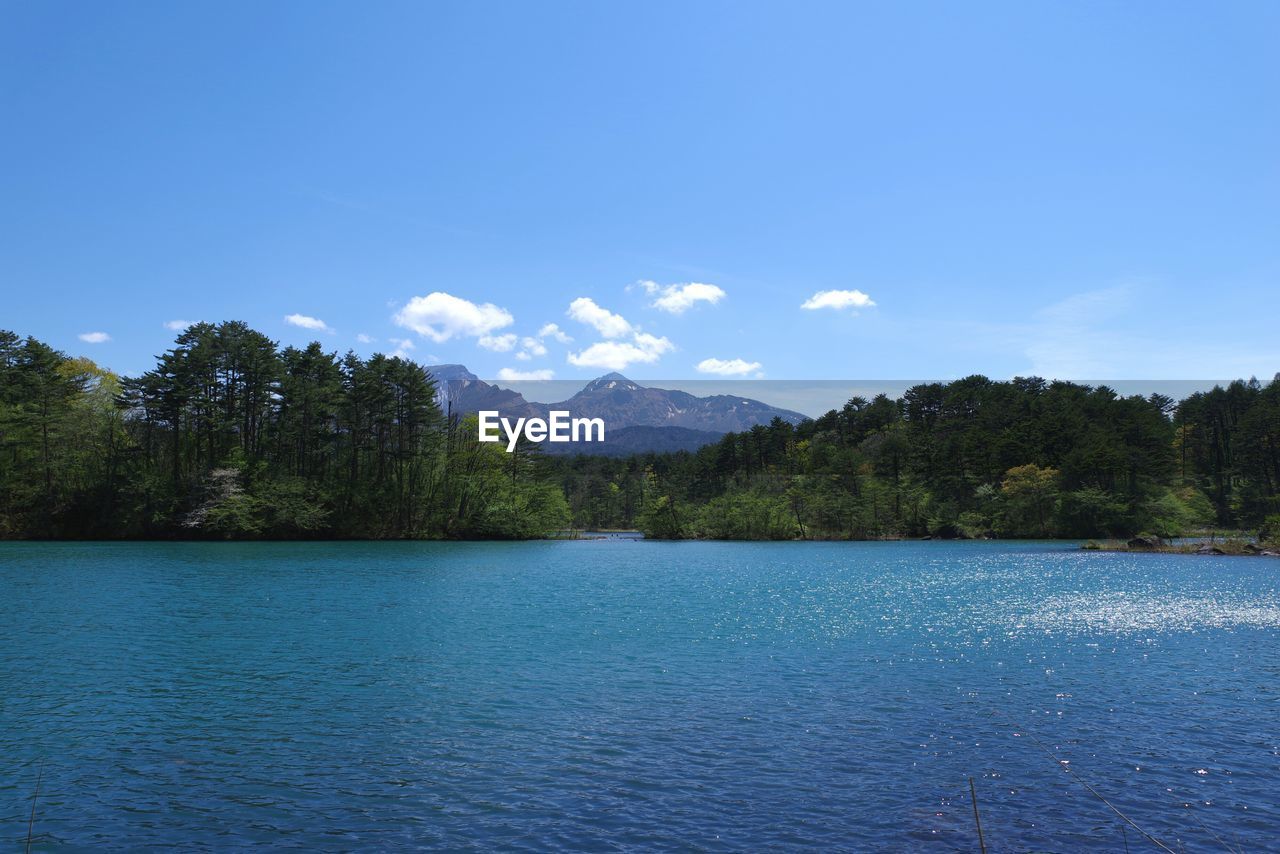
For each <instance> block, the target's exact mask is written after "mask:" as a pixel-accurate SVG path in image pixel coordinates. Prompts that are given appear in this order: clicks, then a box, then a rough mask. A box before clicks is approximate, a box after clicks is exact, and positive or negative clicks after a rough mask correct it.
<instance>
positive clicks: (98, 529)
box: [0, 322, 1280, 539]
mask: <svg viewBox="0 0 1280 854" xmlns="http://www.w3.org/2000/svg"><path fill="white" fill-rule="evenodd" d="M1171 415H1172V417H1171ZM1278 517H1280V382H1275V381H1273V382H1271V383H1270V384H1268V385H1266V386H1263V385H1262V384H1260V383H1258V382H1257V381H1250V382H1247V383H1246V382H1234V383H1231V384H1230V385H1229V386H1227V387H1226V388H1215V389H1213V390H1212V391H1210V392H1204V393H1199V394H1195V395H1191V396H1190V397H1188V398H1187V399H1186V400H1183V401H1181V402H1180V403H1178V404H1177V405H1176V406H1175V405H1174V404H1173V402H1172V401H1170V400H1168V399H1167V398H1162V397H1159V396H1152V397H1149V398H1143V397H1139V396H1130V397H1122V396H1119V395H1117V394H1116V393H1115V392H1114V391H1113V390H1112V389H1110V388H1107V387H1106V386H1098V387H1089V386H1083V385H1077V384H1074V383H1065V382H1046V381H1044V380H1042V379H1039V378H1035V377H1032V378H1018V379H1014V380H1012V381H1010V382H995V381H992V380H989V379H987V378H985V377H980V376H974V377H966V378H964V379H961V380H956V381H955V382H950V383H928V384H922V385H917V386H914V387H912V388H910V389H908V390H907V391H906V392H905V393H904V394H903V396H902V398H901V399H899V400H892V399H890V398H888V397H887V396H884V395H880V396H877V397H876V398H875V399H873V400H870V401H868V400H866V399H864V398H858V397H855V398H853V399H852V400H850V401H849V402H848V403H847V404H845V405H844V406H843V407H841V408H840V409H838V410H832V411H830V412H828V413H826V414H825V415H822V416H821V417H819V418H817V419H814V420H812V421H806V422H804V423H802V424H799V425H794V426H793V425H791V424H788V423H786V422H784V421H781V420H780V419H775V420H774V421H773V422H771V423H770V424H767V425H757V426H755V427H752V428H751V429H750V430H746V431H743V432H740V433H733V434H729V435H727V436H725V437H723V438H722V439H721V440H720V441H719V442H717V443H715V444H712V445H709V446H707V447H704V448H702V449H700V450H699V451H697V452H696V453H686V452H680V453H668V454H641V455H637V456H634V457H631V458H626V459H611V458H604V457H588V456H578V457H565V458H555V459H549V458H546V457H544V456H543V455H542V454H541V453H540V452H539V451H538V449H537V447H536V446H531V445H527V444H523V443H522V444H521V445H520V446H518V447H517V448H516V451H515V453H512V454H508V453H506V452H505V450H504V449H503V448H501V447H499V446H498V445H495V444H490V443H479V442H477V441H476V435H475V423H474V421H473V420H460V419H458V418H456V417H455V418H451V419H446V418H445V417H444V416H443V415H442V413H441V412H440V410H439V407H438V406H437V404H436V389H435V384H434V382H433V381H432V379H431V377H430V376H429V375H428V374H427V373H426V371H425V370H424V369H423V368H421V367H420V366H418V365H416V364H414V363H412V362H409V361H406V360H403V359H398V358H389V357H386V356H382V355H375V356H373V357H371V358H369V359H362V358H360V357H358V356H357V355H356V354H354V353H347V354H346V355H343V356H339V355H338V354H337V353H331V352H326V351H325V350H324V349H323V348H322V347H321V346H320V345H319V344H316V343H313V344H310V345H309V346H307V347H305V348H302V349H299V348H294V347H288V348H285V349H284V350H280V349H279V348H278V347H277V346H276V344H275V342H273V341H271V340H270V339H269V338H267V337H266V336H264V335H262V334H261V333H258V332H255V331H254V330H252V329H249V328H248V327H247V326H245V324H243V323H237V322H228V323H221V324H216V325H215V324H209V323H201V324H196V325H194V326H192V327H190V328H188V329H187V330H185V331H184V332H183V333H182V334H180V335H179V336H178V338H177V340H176V341H175V343H174V346H173V348H172V349H170V350H168V351H167V352H165V353H163V354H161V355H160V356H159V357H158V359H157V363H156V366H155V368H154V369H152V370H150V371H147V372H146V373H144V374H142V375H141V376H139V377H133V378H128V379H123V380H122V379H120V378H117V377H116V376H114V375H113V374H111V373H110V372H108V371H104V370H102V369H101V368H99V367H98V366H96V365H94V364H93V363H92V362H90V361H88V360H86V359H73V358H68V357H67V356H66V355H65V354H62V353H59V352H57V351H56V350H53V349H52V348H50V347H48V346H47V345H45V344H43V343H41V342H39V341H36V340H35V339H32V338H26V339H22V338H20V337H18V336H17V335H15V334H13V333H11V332H3V331H0V537H32V536H40V537H136V536H150V537H210V538H223V537H226V538H252V537H261V538H269V537H362V538H401V537H456V538H464V537H496V538H519V537H536V536H542V535H544V534H545V533H547V532H549V531H552V530H555V529H558V528H561V527H565V526H570V525H571V526H575V527H593V528H624V527H631V526H637V527H639V528H641V529H642V530H644V531H645V532H646V533H647V534H648V535H650V536H654V537H665V538H681V537H717V538H752V539H789V538H806V539H867V538H877V537H898V536H923V535H926V534H930V535H933V536H942V537H952V536H960V537H980V536H988V535H991V534H996V535H999V536H1017V537H1041V536H1055V535H1056V536H1071V537H1120V538H1124V537H1127V536H1129V535H1132V534H1133V533H1134V532H1135V531H1140V530H1149V531H1152V532H1154V533H1157V534H1159V535H1161V536H1164V537H1169V536H1174V535H1176V534H1179V533H1183V532H1185V531H1187V530H1189V529H1193V528H1196V527H1200V526H1204V525H1207V524H1213V525H1220V526H1230V527H1233V528H1252V527H1259V528H1261V529H1262V530H1263V531H1264V533H1265V535H1266V536H1268V537H1271V538H1275V537H1277V536H1278V535H1277V531H1278V530H1280V525H1277V521H1276V520H1277V518H1278Z"/></svg>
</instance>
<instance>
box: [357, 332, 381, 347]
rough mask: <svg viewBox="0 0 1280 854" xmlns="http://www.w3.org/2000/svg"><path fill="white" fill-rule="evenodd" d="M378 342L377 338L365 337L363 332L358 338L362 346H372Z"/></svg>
mask: <svg viewBox="0 0 1280 854" xmlns="http://www.w3.org/2000/svg"><path fill="white" fill-rule="evenodd" d="M377 340H378V339H377V338H374V337H372V336H369V335H365V334H364V333H363V332H361V333H360V334H359V335H357V336H356V341H358V342H360V343H361V344H372V343H373V342H375V341H377Z"/></svg>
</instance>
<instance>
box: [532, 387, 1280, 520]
mask: <svg viewBox="0 0 1280 854" xmlns="http://www.w3.org/2000/svg"><path fill="white" fill-rule="evenodd" d="M1254 386H1256V384H1254ZM1254 386H1251V385H1246V384H1243V383H1240V384H1233V386H1232V387H1231V388H1230V389H1228V390H1221V389H1219V390H1215V391H1214V392H1213V393H1210V394H1208V395H1201V396H1193V397H1192V398H1189V399H1188V400H1187V401H1184V402H1183V403H1182V404H1180V405H1179V406H1178V407H1176V408H1175V407H1174V405H1173V403H1172V401H1170V400H1169V399H1167V398H1163V397H1160V396H1152V397H1148V398H1144V397H1139V396H1130V397H1122V396H1119V395H1117V394H1116V393H1115V392H1114V391H1113V390H1112V389H1110V388H1107V387H1106V386H1098V387H1089V386H1083V385H1077V384H1074V383H1066V382H1046V381H1044V380H1041V379H1039V378H1035V377H1032V378H1018V379H1015V380H1013V381H1011V382H1003V383H1002V382H994V381H992V380H989V379H986V378H985V377H966V378H965V379H962V380H957V381H955V382H952V383H929V384H924V385H918V386H914V387H912V388H911V389H908V390H907V392H906V393H905V394H904V395H903V397H902V398H901V399H900V400H896V401H895V400H891V399H889V398H887V397H885V396H883V395H881V396H879V397H877V398H876V399H875V400H872V401H868V400H866V399H863V398H854V399H852V400H850V401H849V402H848V403H847V404H846V405H845V406H844V407H842V408H841V409H838V410H832V411H830V412H828V413H826V414H825V415H822V416H820V417H818V418H816V419H814V420H813V421H810V422H805V423H803V424H800V425H796V426H791V425H789V424H785V423H783V422H780V421H779V422H774V423H772V424H769V425H763V426H759V427H756V428H753V429H751V430H748V431H745V432H742V433H736V434H730V435H728V436H725V437H724V438H723V439H722V440H721V441H720V442H718V443H716V444H714V445H711V446H708V447H705V448H703V449H701V450H699V451H698V452H696V453H692V454H690V453H678V454H663V455H641V456H638V457H635V458H631V459H625V460H610V459H605V458H591V457H578V458H570V459H562V460H559V461H557V462H555V463H554V466H555V467H556V469H557V473H558V477H559V480H560V482H561V484H563V485H564V487H565V490H566V493H567V494H568V495H569V496H570V501H571V504H572V506H573V512H574V516H575V522H576V523H578V524H582V521H583V520H590V519H607V520H608V522H609V523H610V525H611V526H618V527H621V526H624V525H627V524H631V523H634V524H637V525H638V526H639V527H641V528H642V529H644V530H645V531H647V532H650V533H653V534H655V535H660V536H666V537H678V536H726V537H737V536H771V537H780V538H786V537H799V538H807V539H866V538H876V537H896V536H923V535H925V534H929V535H932V536H941V537H956V536H959V537H982V536H990V535H993V534H994V535H998V536H1006V537H1042V536H1069V537H1127V536H1130V535H1132V534H1133V533H1134V532H1135V531H1139V530H1143V529H1151V530H1155V531H1159V532H1160V533H1161V534H1163V535H1165V536H1172V535H1174V534H1177V533H1182V532H1185V531H1187V530H1189V529H1191V528H1194V527H1197V526H1200V525H1203V524H1205V523H1206V522H1207V521H1211V520H1212V519H1213V518H1214V517H1215V516H1221V514H1222V513H1223V512H1224V511H1223V509H1222V508H1223V507H1225V508H1226V510H1225V512H1226V514H1227V515H1228V516H1230V517H1231V518H1238V517H1243V518H1248V519H1254V520H1256V521H1257V522H1259V523H1260V522H1261V520H1262V518H1263V516H1264V515H1265V514H1264V513H1262V511H1263V510H1265V509H1266V508H1268V507H1271V508H1273V509H1271V510H1270V511H1268V512H1272V513H1277V512H1280V504H1276V503H1275V502H1277V500H1278V498H1277V496H1278V494H1280V493H1278V490H1280V469H1277V468H1276V465H1277V463H1278V462H1280V422H1277V421H1276V420H1275V418H1274V414H1275V413H1274V412H1273V410H1272V409H1270V408H1268V407H1269V406H1270V404H1269V403H1268V401H1271V400H1273V399H1275V398H1277V397H1280V383H1272V384H1271V385H1269V386H1267V387H1266V388H1262V387H1254ZM1210 404H1212V405H1210ZM1259 407H1260V408H1259ZM1277 411H1280V410H1277ZM1171 412H1173V413H1174V417H1173V418H1172V419H1171V418H1170V413H1171ZM1179 419H1182V423H1180V422H1179ZM1206 424H1209V425H1216V426H1214V427H1213V429H1214V430H1217V431H1218V432H1217V433H1216V434H1215V435H1216V436H1217V438H1215V439H1214V440H1213V441H1212V442H1209V443H1208V444H1206V443H1205V442H1204V441H1203V438H1204V435H1207V434H1206V431H1207V430H1208V429H1209V428H1208V427H1206V426H1204V425H1206ZM1223 437H1226V438H1225V439H1224V438H1223ZM1228 440H1229V441H1228ZM1215 442H1216V443H1217V444H1214V443H1215ZM1242 442H1243V445H1242V444H1241V443H1242ZM1228 445H1230V448H1231V449H1232V450H1231V453H1232V454H1233V455H1237V454H1238V456H1232V457H1231V459H1232V463H1231V465H1230V466H1227V467H1223V468H1221V470H1220V473H1221V484H1222V489H1223V490H1225V493H1224V494H1226V495H1227V496H1228V498H1229V500H1228V501H1227V502H1226V504H1223V503H1222V502H1221V501H1219V500H1218V499H1217V498H1215V496H1216V495H1217V492H1216V491H1215V490H1216V489H1217V487H1216V486H1215V484H1217V483H1218V482H1219V479H1218V476H1217V475H1216V474H1214V472H1215V471H1218V470H1216V469H1214V468H1213V460H1214V459H1219V458H1221V459H1226V457H1225V456H1223V455H1224V454H1225V453H1226V451H1227V449H1228ZM1246 448H1247V449H1249V450H1247V451H1246V450H1245V449H1246ZM1215 449H1216V450H1215ZM1215 454H1218V456H1217V457H1215ZM1268 454H1270V456H1268ZM1206 472H1207V473H1208V474H1206ZM655 483H656V484H660V488H655V487H654V486H653V484H655ZM638 495H642V496H644V498H643V501H639V500H637V498H636V496H638ZM761 530H764V531H766V532H768V533H766V534H761V533H759V532H760V531H761Z"/></svg>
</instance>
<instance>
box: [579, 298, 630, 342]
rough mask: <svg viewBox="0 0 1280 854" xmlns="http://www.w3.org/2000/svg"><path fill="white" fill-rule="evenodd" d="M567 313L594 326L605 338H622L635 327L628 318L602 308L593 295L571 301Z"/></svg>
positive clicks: (581, 321)
mask: <svg viewBox="0 0 1280 854" xmlns="http://www.w3.org/2000/svg"><path fill="white" fill-rule="evenodd" d="M565 313H566V314H567V315H568V316H569V317H570V318H572V319H573V320H576V321H578V322H579V323H583V324H586V325H587V326H590V327H593V328H594V329H595V330H596V332H599V333H600V334H601V335H602V336H604V337H605V338H622V337H625V336H627V335H629V334H631V332H632V329H633V327H632V326H631V324H630V323H628V322H627V320H626V318H624V317H623V316H622V315H620V314H614V313H613V312H611V311H609V310H608V309H606V308H601V307H600V306H598V305H596V301H595V300H593V299H591V297H578V298H577V299H576V300H574V301H573V302H571V303H569V310H568V311H567V312H565Z"/></svg>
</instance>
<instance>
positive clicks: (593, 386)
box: [582, 371, 641, 392]
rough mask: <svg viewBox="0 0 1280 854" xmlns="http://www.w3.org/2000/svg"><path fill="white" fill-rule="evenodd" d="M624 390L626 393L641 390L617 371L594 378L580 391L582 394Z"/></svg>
mask: <svg viewBox="0 0 1280 854" xmlns="http://www.w3.org/2000/svg"><path fill="white" fill-rule="evenodd" d="M619 388H620V389H624V390H626V391H635V390H636V389H638V388H641V386H640V385H638V384H637V383H634V382H632V381H631V380H629V379H627V378H626V377H624V376H623V375H622V374H620V373H618V372H617V371H612V372H610V373H607V374H605V375H604V376H602V377H596V378H595V379H594V380H592V381H591V382H589V383H587V385H586V386H585V387H584V388H583V389H582V391H583V392H589V391H608V390H610V389H619Z"/></svg>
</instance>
